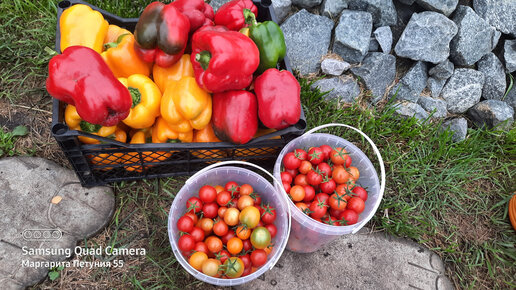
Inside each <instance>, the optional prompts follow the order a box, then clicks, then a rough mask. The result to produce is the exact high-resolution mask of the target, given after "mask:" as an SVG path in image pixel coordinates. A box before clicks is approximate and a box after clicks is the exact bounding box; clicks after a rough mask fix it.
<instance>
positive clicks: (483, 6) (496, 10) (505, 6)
mask: <svg viewBox="0 0 516 290" xmlns="http://www.w3.org/2000/svg"><path fill="white" fill-rule="evenodd" d="M473 8H474V9H475V12H477V14H478V15H480V17H482V18H484V19H485V20H486V21H487V22H488V23H489V24H491V25H492V26H494V27H496V29H498V30H500V31H501V32H503V33H505V34H511V35H512V36H516V13H515V12H514V11H516V1H514V0H473Z"/></svg>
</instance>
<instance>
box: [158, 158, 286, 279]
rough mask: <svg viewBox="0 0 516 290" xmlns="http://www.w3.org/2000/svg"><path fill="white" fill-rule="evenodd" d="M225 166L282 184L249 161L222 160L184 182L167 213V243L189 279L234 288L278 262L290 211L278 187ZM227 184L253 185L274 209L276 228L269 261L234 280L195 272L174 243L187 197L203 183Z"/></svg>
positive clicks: (284, 243) (196, 191)
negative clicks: (191, 277)
mask: <svg viewBox="0 0 516 290" xmlns="http://www.w3.org/2000/svg"><path fill="white" fill-rule="evenodd" d="M228 164H239V165H246V166H251V167H255V168H257V169H260V170H261V171H263V172H265V173H266V174H268V175H269V176H270V177H271V178H272V179H273V180H274V182H275V183H277V184H281V183H279V181H278V180H276V179H275V178H274V176H272V175H271V174H270V173H269V172H267V171H266V170H265V169H263V168H261V167H260V166H257V165H254V164H251V163H248V162H243V161H225V162H220V163H216V164H212V165H210V166H207V167H205V168H204V169H202V170H200V171H199V172H197V173H196V174H194V175H193V176H191V177H190V178H189V179H188V180H187V181H186V182H185V185H184V186H183V187H182V188H181V190H180V191H179V192H178V193H177V195H176V197H175V198H174V201H173V202H172V206H171V208H170V213H169V215H168V238H169V240H170V245H171V246H172V251H173V252H174V255H175V256H176V259H177V260H178V261H179V263H180V264H181V266H183V268H184V269H186V271H188V273H190V274H192V276H194V277H195V278H197V279H199V280H201V281H203V282H206V283H210V284H213V285H218V286H235V285H240V284H244V283H246V282H249V281H251V280H254V279H256V278H258V277H259V276H260V275H262V274H263V273H265V272H266V271H267V270H269V269H272V267H274V265H275V264H276V262H277V261H278V260H279V258H280V256H281V254H282V253H283V250H284V249H285V246H286V244H287V240H288V237H289V233H290V208H289V206H288V198H287V196H286V195H285V194H284V193H283V192H281V191H278V190H277V186H276V187H274V186H272V185H271V184H270V183H269V182H268V181H267V180H266V179H265V178H263V177H262V176H260V175H258V174H257V173H255V172H253V171H251V170H248V169H245V168H240V167H234V166H224V165H228ZM220 166H223V167H220ZM229 181H235V182H236V183H238V184H239V185H242V184H245V183H247V184H250V185H252V186H253V188H254V191H255V192H257V193H259V194H260V197H261V198H262V202H264V203H270V205H271V206H274V207H275V208H276V220H275V222H274V223H275V225H276V228H277V230H278V232H277V234H276V236H275V237H274V238H273V239H272V242H273V243H274V248H273V249H272V252H271V253H270V254H269V258H268V260H267V263H265V265H263V266H261V267H260V268H258V270H256V272H254V273H251V274H249V275H248V276H245V277H240V278H236V279H221V278H214V277H210V276H207V275H205V274H203V273H202V272H200V271H197V270H196V269H194V268H193V267H192V266H190V264H189V263H188V261H187V260H186V259H185V257H183V255H182V254H181V251H179V249H178V246H177V240H178V239H179V235H178V234H177V233H178V230H177V220H178V219H179V218H180V217H181V216H182V215H183V214H184V213H185V212H186V201H187V200H188V199H189V198H190V197H193V196H197V195H198V192H199V189H200V188H201V187H202V186H204V185H206V184H210V185H218V184H219V185H224V184H226V183H227V182H229Z"/></svg>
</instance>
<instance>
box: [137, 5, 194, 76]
mask: <svg viewBox="0 0 516 290" xmlns="http://www.w3.org/2000/svg"><path fill="white" fill-rule="evenodd" d="M189 32H190V20H188V17H186V16H185V15H183V13H181V12H180V11H179V9H177V8H176V7H174V6H173V5H171V4H168V5H165V4H163V3H161V2H152V3H151V4H149V5H148V6H147V7H145V10H143V12H142V14H141V15H140V19H138V23H137V24H136V28H135V30H134V37H135V40H136V42H135V50H136V52H137V53H138V54H139V55H140V57H141V58H142V59H143V60H145V61H147V62H156V64H157V65H159V66H161V67H168V66H171V65H172V64H174V63H176V62H177V61H178V60H179V59H180V58H181V56H182V55H183V53H184V50H185V48H186V44H187V43H188V33H189Z"/></svg>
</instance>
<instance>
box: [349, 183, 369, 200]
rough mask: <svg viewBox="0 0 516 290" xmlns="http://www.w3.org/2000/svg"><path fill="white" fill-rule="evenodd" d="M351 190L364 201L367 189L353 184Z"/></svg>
mask: <svg viewBox="0 0 516 290" xmlns="http://www.w3.org/2000/svg"><path fill="white" fill-rule="evenodd" d="M351 192H353V193H354V194H356V195H357V197H359V198H360V199H362V200H363V201H366V200H367V191H366V190H365V189H364V188H363V187H361V186H355V188H353V190H352V191H351Z"/></svg>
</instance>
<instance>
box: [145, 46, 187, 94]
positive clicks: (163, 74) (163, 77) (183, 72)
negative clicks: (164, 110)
mask: <svg viewBox="0 0 516 290" xmlns="http://www.w3.org/2000/svg"><path fill="white" fill-rule="evenodd" d="M194 76H195V74H194V71H193V66H192V62H191V61H190V55H189V54H185V55H183V56H182V57H181V59H179V61H178V62H176V63H175V64H174V65H172V66H169V67H160V66H159V65H157V64H154V66H153V67H152V78H153V79H154V82H155V83H156V84H157V85H158V87H159V89H160V90H161V91H162V92H165V89H166V88H167V85H168V84H169V83H171V82H173V81H179V80H180V79H182V78H183V77H194Z"/></svg>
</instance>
